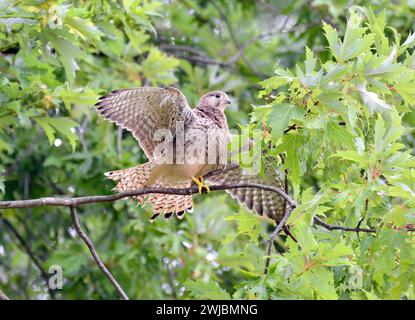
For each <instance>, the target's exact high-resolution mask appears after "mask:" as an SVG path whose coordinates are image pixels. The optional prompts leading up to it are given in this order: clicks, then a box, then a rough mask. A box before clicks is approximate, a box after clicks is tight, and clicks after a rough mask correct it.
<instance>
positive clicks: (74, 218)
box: [70, 205, 128, 300]
mask: <svg viewBox="0 0 415 320" xmlns="http://www.w3.org/2000/svg"><path fill="white" fill-rule="evenodd" d="M70 209H71V216H72V221H73V224H74V226H75V230H76V232H77V233H78V235H79V236H80V237H81V239H82V240H83V241H84V242H85V244H86V245H87V246H88V249H89V252H91V255H92V257H93V258H94V260H95V262H96V264H97V266H98V267H99V268H100V269H101V271H102V272H103V273H104V275H105V276H106V277H107V278H108V280H109V281H110V282H111V284H112V285H113V287H114V288H115V290H117V292H118V294H119V295H120V296H121V298H122V299H124V300H128V297H127V295H126V294H125V292H124V290H123V289H122V288H121V286H120V285H119V283H118V282H117V280H115V278H114V277H113V275H112V274H111V272H109V270H108V269H107V267H106V266H105V265H104V263H103V262H102V260H101V258H100V257H99V255H98V253H97V251H96V250H95V247H94V244H93V243H92V241H91V239H89V238H88V236H87V235H86V234H85V232H84V231H83V230H82V228H81V225H80V224H79V219H78V214H77V213H76V207H75V206H73V205H71V206H70Z"/></svg>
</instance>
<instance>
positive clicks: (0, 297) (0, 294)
mask: <svg viewBox="0 0 415 320" xmlns="http://www.w3.org/2000/svg"><path fill="white" fill-rule="evenodd" d="M0 300H10V299H9V297H8V296H6V294H5V293H4V292H3V291H1V290H0Z"/></svg>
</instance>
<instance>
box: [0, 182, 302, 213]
mask: <svg viewBox="0 0 415 320" xmlns="http://www.w3.org/2000/svg"><path fill="white" fill-rule="evenodd" d="M209 188H210V190H211V191H216V190H226V189H238V188H256V189H262V190H266V191H271V192H276V193H278V194H279V195H280V196H281V197H283V198H284V199H285V200H286V201H287V203H288V204H289V205H290V206H291V207H293V206H294V207H295V203H294V201H293V200H292V199H291V197H290V196H288V195H287V194H286V193H285V192H284V191H282V190H280V189H278V188H277V187H273V186H268V185H263V184H259V183H239V184H231V185H213V186H209ZM198 192H199V190H198V187H197V186H196V185H193V186H191V187H190V188H183V189H174V188H160V187H154V188H142V189H138V190H129V191H123V192H119V193H115V194H111V195H103V196H87V197H74V198H65V197H63V198H57V197H51V198H38V199H30V200H15V201H0V209H10V208H28V207H41V206H63V207H71V206H73V207H75V206H79V205H84V204H91V203H99V202H110V201H117V200H120V199H123V198H127V197H132V196H138V195H143V194H149V193H163V194H177V195H191V194H196V193H198Z"/></svg>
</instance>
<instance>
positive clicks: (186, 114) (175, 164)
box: [96, 87, 284, 221]
mask: <svg viewBox="0 0 415 320" xmlns="http://www.w3.org/2000/svg"><path fill="white" fill-rule="evenodd" d="M99 100H100V101H99V102H98V103H97V104H96V106H97V110H98V112H99V114H100V115H101V116H102V117H103V118H104V119H106V120H109V121H111V122H114V123H115V124H116V125H118V126H120V127H122V128H124V129H126V130H128V131H130V132H131V133H132V134H133V136H134V138H136V139H137V140H138V143H139V145H140V147H141V148H142V149H143V151H144V152H145V154H146V156H147V158H148V160H149V161H148V162H147V163H145V164H142V165H138V166H135V167H132V168H128V169H122V170H117V171H110V172H107V173H105V175H106V176H107V177H108V178H109V179H112V180H115V181H118V184H117V185H116V187H115V188H114V189H115V190H116V191H118V192H120V191H125V190H136V189H140V188H143V187H168V188H188V187H190V186H191V184H192V182H194V183H195V184H196V185H197V186H198V187H199V193H201V192H202V190H203V189H205V190H206V191H207V192H209V187H208V185H207V184H206V182H205V181H204V179H203V176H205V175H206V174H208V173H211V172H213V171H218V174H213V175H210V176H209V179H208V180H207V181H208V182H213V183H223V184H225V183H226V184H236V183H243V182H255V183H265V184H271V185H277V186H279V187H281V181H280V180H279V178H278V175H277V174H276V173H275V171H273V169H272V168H271V167H270V166H268V167H266V169H265V173H266V174H265V177H264V178H262V177H260V176H259V175H246V174H244V172H243V170H242V169H241V168H238V167H237V168H234V169H231V170H218V169H224V168H225V167H226V165H227V164H228V159H227V144H228V139H229V132H228V124H227V121H226V116H225V113H224V111H225V109H226V107H227V106H228V105H230V104H231V100H230V99H229V97H228V96H227V95H226V93H224V92H222V91H212V92H209V93H207V94H205V95H203V96H202V97H201V98H200V100H199V103H198V105H197V106H196V108H194V109H192V108H191V107H190V106H189V104H188V102H187V100H186V97H185V96H184V94H183V93H182V92H181V91H180V90H178V89H176V88H173V87H165V88H156V87H142V88H132V89H123V90H115V91H111V92H110V93H109V94H108V95H106V96H103V97H101V98H99ZM227 192H228V193H230V194H231V195H232V196H233V197H235V198H237V200H238V201H239V202H240V203H242V204H244V205H245V206H246V207H247V208H248V209H249V210H255V211H256V212H257V213H259V214H261V215H262V214H266V215H267V216H269V217H270V218H272V219H274V220H277V221H278V220H280V218H281V217H282V215H283V213H284V201H283V199H282V198H281V197H280V196H278V195H277V194H276V193H273V192H270V191H265V190H261V189H254V188H243V189H242V188H241V189H231V190H227ZM134 199H136V200H137V201H138V202H139V204H141V205H143V206H144V205H145V204H147V203H152V206H153V213H154V214H153V216H152V218H151V220H154V219H155V218H156V217H158V216H159V215H160V214H163V215H164V217H165V218H169V217H171V216H172V215H173V213H175V214H176V216H177V217H178V218H180V219H181V218H183V216H184V213H185V212H192V211H193V201H192V196H191V195H170V194H150V195H146V196H136V197H134Z"/></svg>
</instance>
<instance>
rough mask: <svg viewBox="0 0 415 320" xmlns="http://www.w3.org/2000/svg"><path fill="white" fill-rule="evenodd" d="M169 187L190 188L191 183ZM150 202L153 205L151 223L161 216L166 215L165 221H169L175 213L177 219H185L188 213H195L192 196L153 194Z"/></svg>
mask: <svg viewBox="0 0 415 320" xmlns="http://www.w3.org/2000/svg"><path fill="white" fill-rule="evenodd" d="M165 187H166V186H165ZM168 187H169V188H178V189H179V188H188V187H190V182H187V183H181V184H174V185H169V186H168ZM149 201H150V202H152V203H153V216H152V217H151V219H150V221H151V222H152V221H154V219H155V218H157V217H158V216H159V215H161V214H163V215H164V218H165V219H168V218H170V217H171V216H172V215H173V214H174V213H175V214H176V216H177V218H179V219H183V217H184V214H185V213H186V212H189V213H191V212H193V198H192V196H191V195H175V194H152V195H151V196H150V198H149Z"/></svg>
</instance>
